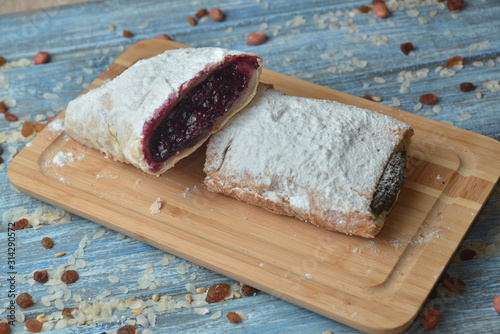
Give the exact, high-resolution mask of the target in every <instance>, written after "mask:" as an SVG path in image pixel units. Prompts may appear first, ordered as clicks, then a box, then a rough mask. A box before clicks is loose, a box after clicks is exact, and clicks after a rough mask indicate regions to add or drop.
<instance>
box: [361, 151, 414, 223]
mask: <svg viewBox="0 0 500 334" xmlns="http://www.w3.org/2000/svg"><path fill="white" fill-rule="evenodd" d="M405 170H406V151H405V150H399V151H397V152H396V153H394V154H393V155H392V157H391V159H390V160H389V163H388V164H387V166H386V167H385V170H384V173H383V174H382V177H381V178H380V181H379V183H378V185H377V189H376V191H375V194H374V195H373V200H372V202H371V204H370V209H371V211H372V212H373V214H375V215H380V214H381V213H382V212H384V211H389V210H390V209H391V208H392V206H393V205H394V203H395V202H396V199H397V198H398V194H399V191H400V190H401V187H402V186H403V182H404V180H405Z"/></svg>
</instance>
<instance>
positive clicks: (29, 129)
mask: <svg viewBox="0 0 500 334" xmlns="http://www.w3.org/2000/svg"><path fill="white" fill-rule="evenodd" d="M34 132H35V126H34V125H33V123H31V122H24V123H23V127H22V129H21V134H22V135H23V137H29V136H31V135H32V134H33V133H34Z"/></svg>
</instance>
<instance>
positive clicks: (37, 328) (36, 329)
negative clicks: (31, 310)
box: [25, 319, 43, 333]
mask: <svg viewBox="0 0 500 334" xmlns="http://www.w3.org/2000/svg"><path fill="white" fill-rule="evenodd" d="M25 326H26V329H27V330H29V331H30V332H33V333H40V332H41V331H42V326H43V324H42V323H41V322H40V321H38V320H36V319H31V320H28V321H26V325H25Z"/></svg>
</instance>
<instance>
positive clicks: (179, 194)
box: [8, 39, 500, 333]
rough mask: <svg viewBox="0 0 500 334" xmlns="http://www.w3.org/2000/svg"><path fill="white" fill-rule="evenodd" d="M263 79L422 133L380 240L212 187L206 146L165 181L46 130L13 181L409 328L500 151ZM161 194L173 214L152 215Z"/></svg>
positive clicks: (309, 297)
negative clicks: (214, 191)
mask: <svg viewBox="0 0 500 334" xmlns="http://www.w3.org/2000/svg"><path fill="white" fill-rule="evenodd" d="M178 47H185V46H184V45H181V44H178V43H174V42H169V41H164V40H158V39H150V40H143V41H140V42H138V43H136V44H135V45H133V46H132V47H131V48H130V49H128V50H127V51H125V52H124V53H123V54H122V55H121V56H120V57H119V58H118V59H117V60H116V61H115V62H114V63H113V64H112V65H111V66H110V67H109V68H108V69H107V70H106V71H104V72H103V73H102V74H101V75H100V76H99V77H98V78H97V79H96V80H95V81H94V82H93V83H92V84H91V85H90V86H89V87H88V88H87V90H88V89H92V88H95V87H98V86H100V85H102V84H103V83H104V82H105V81H106V80H108V79H111V78H114V77H115V76H117V75H118V74H120V73H121V72H122V71H124V70H125V69H126V68H128V67H129V66H131V65H132V64H134V63H135V62H136V61H138V60H139V59H143V58H148V57H151V56H153V55H156V54H158V53H161V52H163V51H164V50H167V49H172V48H178ZM261 81H263V82H266V83H272V84H274V86H275V88H276V89H279V90H282V91H284V92H286V93H287V94H290V95H298V96H306V97H312V98H322V99H332V100H337V101H340V102H343V103H347V104H353V105H357V106H359V107H363V108H367V109H372V110H376V111H379V112H382V113H384V114H388V115H390V116H392V117H395V118H398V119H400V120H402V121H404V122H407V123H409V124H410V125H412V126H413V127H414V129H415V136H414V137H413V139H412V144H411V148H410V150H409V157H410V164H409V168H408V180H407V182H406V183H405V186H404V189H403V190H402V192H401V195H400V199H399V201H398V203H397V205H396V206H395V208H394V210H393V212H392V213H391V214H390V215H389V217H388V219H387V221H386V225H385V227H384V228H383V230H382V232H381V233H380V235H379V236H377V238H375V239H374V240H367V239H363V238H360V237H351V236H347V235H342V234H339V233H334V232H330V231H326V230H322V229H319V228H316V227H314V226H312V225H309V224H307V223H303V222H300V221H298V220H295V219H293V218H289V217H284V216H279V215H275V214H272V213H270V212H267V211H265V210H263V209H260V208H257V207H254V206H251V205H248V204H245V203H242V202H239V201H237V200H234V199H232V198H228V197H225V196H222V195H216V194H212V193H210V192H208V191H207V190H206V188H205V186H204V185H203V179H204V173H203V170H202V168H203V163H204V148H202V149H199V150H198V151H196V152H195V153H194V154H193V155H191V156H190V157H188V158H186V159H184V160H182V161H181V162H180V163H178V164H177V165H176V166H175V168H173V169H171V170H169V171H167V172H166V173H165V174H163V175H162V176H161V177H155V176H151V175H147V174H145V173H143V172H142V171H140V170H138V169H136V168H135V167H132V166H130V165H125V164H122V163H118V162H114V161H111V160H109V159H106V158H104V156H103V155H101V154H100V153H99V152H97V151H94V150H92V149H89V148H86V147H83V146H82V145H80V144H78V143H76V142H74V141H73V140H71V139H70V138H69V137H67V135H66V134H65V133H64V132H63V131H50V129H49V128H46V129H45V130H44V131H43V132H41V133H40V134H38V135H37V137H36V138H35V139H34V140H33V142H32V145H31V146H29V147H26V148H25V149H23V150H22V151H21V152H20V153H19V154H18V155H17V156H16V157H15V159H14V160H13V161H12V163H11V165H10V168H9V171H8V175H9V178H10V180H11V181H12V183H13V184H14V185H15V186H16V187H17V188H19V189H20V190H21V191H23V192H25V193H27V194H29V195H31V196H33V197H36V198H39V199H41V200H43V201H45V202H48V203H51V204H53V205H56V206H58V207H61V208H63V209H66V210H68V211H71V212H73V213H75V214H77V215H80V216H82V217H85V218H87V219H89V220H92V221H95V222H97V223H100V224H102V225H104V226H107V227H109V228H112V229H114V230H117V231H119V232H122V233H124V234H127V235H129V236H131V237H134V238H137V239H139V240H141V241H144V242H146V243H148V244H151V245H153V246H155V247H158V248H161V249H163V250H165V251H168V252H171V253H173V254H175V255H178V256H180V257H183V258H185V259H187V260H190V261H193V262H195V263H198V264H200V265H202V266H205V267H207V268H209V269H212V270H214V271H217V272H219V273H222V274H224V275H227V276H229V277H232V278H234V279H236V280H239V281H242V282H245V283H248V284H250V285H252V286H255V287H257V288H259V289H261V290H263V291H266V292H268V293H270V294H273V295H276V296H278V297H280V298H283V299H284V300H287V301H289V302H292V303H295V304H297V305H300V306H302V307H304V308H307V309H310V310H312V311H314V312H317V313H320V314H322V315H324V316H327V317H330V318H332V319H335V320H337V321H340V322H342V323H345V324H347V325H349V326H352V327H355V328H358V329H360V330H363V331H366V332H373V333H386V332H387V333H389V332H399V331H402V330H403V329H405V328H406V327H407V326H409V325H410V324H411V322H412V320H413V319H414V318H415V316H416V315H417V313H418V311H419V308H420V307H421V305H422V304H423V302H424V301H425V299H426V296H427V295H428V293H429V292H430V291H431V289H432V287H433V286H434V284H435V283H436V281H437V279H438V277H439V276H440V274H441V272H442V271H443V269H444V268H445V266H446V265H447V263H448V262H449V261H450V259H451V258H452V256H453V253H454V252H455V250H456V249H457V247H458V245H459V244H460V242H461V240H462V239H463V237H464V236H465V234H466V233H467V230H468V229H469V227H470V226H471V224H472V222H473V221H474V220H475V218H476V217H477V216H478V212H479V211H480V210H481V208H482V206H483V204H484V203H485V201H486V200H487V198H488V196H489V194H490V193H491V191H492V189H493V187H494V186H495V184H496V182H497V181H498V177H499V171H500V144H499V143H498V142H496V141H495V140H493V139H490V138H487V137H484V136H481V135H478V134H475V133H472V132H468V131H465V130H462V129H459V128H456V127H452V126H449V125H446V124H443V123H439V122H436V121H433V120H429V119H426V118H423V117H419V116H416V115H413V114H410V113H407V112H404V111H401V110H397V109H394V108H391V107H387V106H385V105H381V104H377V103H375V102H372V101H368V100H366V99H362V98H359V97H355V96H351V95H348V94H345V93H341V92H338V91H335V90H332V89H329V88H326V87H322V86H318V85H315V84H312V83H309V82H306V81H303V80H299V79H295V78H291V77H288V76H285V75H282V74H278V73H275V72H271V71H267V70H264V72H263V75H262V80H261ZM62 116H63V115H60V116H59V117H62ZM157 198H161V199H162V200H163V203H164V204H163V208H162V210H161V212H160V213H159V214H152V213H151V212H150V206H151V204H152V203H154V202H155V200H156V199H157Z"/></svg>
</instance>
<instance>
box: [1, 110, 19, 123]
mask: <svg viewBox="0 0 500 334" xmlns="http://www.w3.org/2000/svg"><path fill="white" fill-rule="evenodd" d="M4 115H5V119H6V120H7V121H9V122H15V121H17V120H18V118H17V116H16V115H14V114H12V113H10V112H5V113H4Z"/></svg>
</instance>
